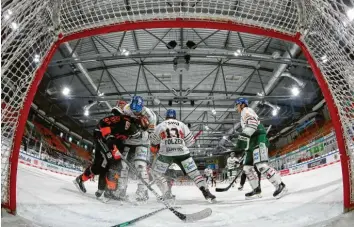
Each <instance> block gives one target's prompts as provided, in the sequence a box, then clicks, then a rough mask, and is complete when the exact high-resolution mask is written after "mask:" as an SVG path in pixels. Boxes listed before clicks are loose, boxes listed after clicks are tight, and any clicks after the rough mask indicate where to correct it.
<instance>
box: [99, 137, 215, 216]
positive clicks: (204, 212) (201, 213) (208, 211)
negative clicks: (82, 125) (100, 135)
mask: <svg viewBox="0 0 354 227" xmlns="http://www.w3.org/2000/svg"><path fill="white" fill-rule="evenodd" d="M98 142H99V143H100V145H101V146H102V148H103V149H105V151H106V153H108V148H107V146H106V144H104V143H103V142H102V140H101V139H98ZM121 160H122V161H123V162H125V163H126V164H127V166H128V167H129V169H130V170H132V171H133V173H134V174H135V176H136V177H137V178H139V180H140V181H141V182H142V183H143V184H144V185H145V186H146V187H147V188H148V189H149V190H150V192H152V194H154V195H155V196H156V198H158V199H159V200H160V201H161V202H162V203H163V204H164V205H165V206H166V208H167V209H169V210H170V211H171V212H172V213H174V215H176V216H177V217H178V218H179V219H180V220H182V221H184V222H193V221H198V220H201V219H204V218H207V217H209V216H210V215H211V213H212V210H211V209H210V208H206V209H204V210H201V211H199V212H196V213H192V214H183V213H180V212H178V211H177V210H176V209H174V208H173V207H171V205H170V204H169V203H168V202H167V201H166V200H165V199H164V198H162V197H161V196H160V195H159V194H158V193H157V192H156V191H155V190H154V189H153V188H152V187H151V185H150V184H149V183H147V182H146V181H145V180H144V178H142V177H141V176H140V174H139V172H138V171H137V170H136V168H135V167H134V166H133V165H132V164H131V163H130V162H128V161H127V160H126V159H125V158H124V157H123V156H121Z"/></svg>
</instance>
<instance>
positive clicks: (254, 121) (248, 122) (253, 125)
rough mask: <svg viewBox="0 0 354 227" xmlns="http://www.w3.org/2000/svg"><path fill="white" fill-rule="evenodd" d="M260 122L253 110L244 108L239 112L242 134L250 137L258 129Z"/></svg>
mask: <svg viewBox="0 0 354 227" xmlns="http://www.w3.org/2000/svg"><path fill="white" fill-rule="evenodd" d="M259 124H260V121H259V120H258V115H257V114H256V112H254V110H253V109H251V108H249V107H245V108H243V109H242V111H241V127H242V132H243V133H245V134H247V135H249V136H251V135H252V134H253V133H254V132H255V131H256V130H257V128H258V125H259Z"/></svg>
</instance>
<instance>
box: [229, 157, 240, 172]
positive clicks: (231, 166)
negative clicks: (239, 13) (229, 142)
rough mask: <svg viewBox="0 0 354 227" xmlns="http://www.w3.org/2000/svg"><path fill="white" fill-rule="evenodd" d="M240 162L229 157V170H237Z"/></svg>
mask: <svg viewBox="0 0 354 227" xmlns="http://www.w3.org/2000/svg"><path fill="white" fill-rule="evenodd" d="M238 162H239V160H238V158H236V157H229V158H228V159H227V169H235V168H236V167H237V166H238V164H237V163H238Z"/></svg>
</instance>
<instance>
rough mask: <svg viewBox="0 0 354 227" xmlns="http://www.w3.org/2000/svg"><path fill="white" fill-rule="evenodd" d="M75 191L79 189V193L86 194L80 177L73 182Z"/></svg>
mask: <svg viewBox="0 0 354 227" xmlns="http://www.w3.org/2000/svg"><path fill="white" fill-rule="evenodd" d="M73 183H74V184H75V186H76V187H77V189H79V191H80V192H82V193H86V188H85V185H84V182H83V181H82V180H81V175H80V176H78V177H76V178H75V180H74V181H73Z"/></svg>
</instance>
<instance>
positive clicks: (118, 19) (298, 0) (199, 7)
mask: <svg viewBox="0 0 354 227" xmlns="http://www.w3.org/2000/svg"><path fill="white" fill-rule="evenodd" d="M346 2H347V4H351V6H350V7H353V6H354V5H353V1H352V0H347V1H346ZM58 9H60V11H57V10H58ZM348 10H349V7H348V5H345V4H344V3H343V2H342V1H340V0H336V1H334V0H326V1H324V0H311V1H309V0H273V1H270V0H210V1H207V0H194V1H192V0H190V1H188V0H169V1H167V0H99V1H97V0H82V1H80V0H52V1H51V0H10V1H2V16H1V17H2V24H1V28H2V34H1V37H2V44H1V45H2V64H3V70H2V78H3V79H2V82H1V83H2V86H3V88H4V87H5V88H6V89H4V90H3V93H2V96H1V99H2V101H3V103H2V119H1V121H2V127H3V128H2V132H1V137H2V138H4V139H5V140H6V143H5V145H3V144H2V147H1V152H2V160H1V162H2V175H1V182H2V191H3V196H2V203H3V204H4V203H7V204H8V203H9V194H8V185H9V182H8V181H9V175H10V171H9V168H10V160H11V159H10V155H11V152H12V146H13V139H14V136H15V133H16V128H17V124H18V117H19V113H20V110H21V108H22V107H23V106H24V103H25V100H26V96H27V95H28V90H29V85H31V83H32V81H33V79H34V75H35V71H36V69H37V68H38V66H39V65H40V63H41V62H42V61H43V57H44V56H45V55H46V53H47V52H48V51H49V49H50V47H51V46H52V45H53V43H54V41H56V39H57V38H56V37H57V36H56V35H55V32H53V31H57V30H59V31H60V32H62V33H63V34H64V36H65V35H69V34H73V33H78V32H81V31H84V30H86V31H87V30H92V29H96V28H99V27H104V26H107V25H112V24H120V23H124V22H137V21H152V20H175V19H176V18H183V19H187V20H193V21H196V20H203V21H205V23H207V22H208V21H216V22H225V23H226V22H228V21H232V22H235V23H238V24H244V25H247V26H253V27H259V28H262V29H264V30H265V33H266V30H274V31H277V32H280V33H284V34H287V35H291V36H295V35H296V33H297V32H300V33H302V34H305V35H304V36H303V37H301V40H302V42H303V43H304V44H305V45H306V46H307V48H308V50H309V52H310V53H311V55H312V56H313V57H314V58H315V60H316V63H317V65H318V66H319V68H320V69H321V71H322V74H323V76H324V77H325V80H326V81H327V83H328V84H329V87H330V89H331V93H332V97H333V99H334V102H335V104H336V106H337V108H338V110H339V115H340V119H341V123H342V132H343V135H344V137H345V139H346V152H347V154H348V155H349V156H350V162H349V163H348V168H349V173H350V174H351V177H350V182H349V185H350V188H351V192H350V200H351V203H352V204H354V191H353V188H354V186H353V185H354V178H353V170H354V164H353V160H354V157H353V155H354V154H353V150H352V149H351V143H352V142H353V138H354V136H353V119H354V112H353V111H354V110H353V109H354V100H353V99H354V98H353V96H354V95H353V91H354V78H353V77H354V75H353V72H354V63H353V62H354V61H353V59H354V57H353V55H354V53H353V51H354V22H353V21H350V20H349V17H348V16H347V15H346V12H347V11H348ZM36 55H38V56H36Z"/></svg>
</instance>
